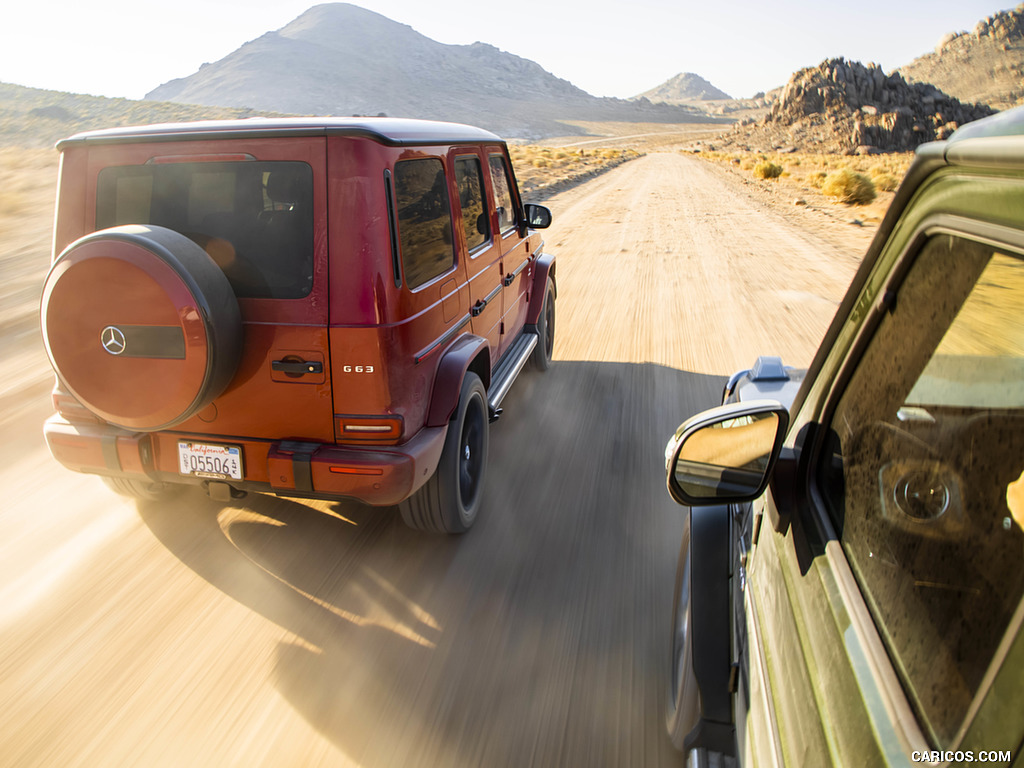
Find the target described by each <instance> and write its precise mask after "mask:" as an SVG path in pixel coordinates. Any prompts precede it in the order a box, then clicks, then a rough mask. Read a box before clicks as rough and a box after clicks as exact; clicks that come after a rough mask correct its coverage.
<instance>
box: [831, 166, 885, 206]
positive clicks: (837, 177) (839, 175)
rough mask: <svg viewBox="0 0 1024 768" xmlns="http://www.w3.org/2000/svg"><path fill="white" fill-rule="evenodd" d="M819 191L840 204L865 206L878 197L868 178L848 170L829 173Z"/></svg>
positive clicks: (843, 169) (842, 169) (873, 185)
mask: <svg viewBox="0 0 1024 768" xmlns="http://www.w3.org/2000/svg"><path fill="white" fill-rule="evenodd" d="M821 191H822V192H823V193H824V194H826V195H828V196H829V197H835V198H838V199H839V201H840V202H843V203H851V204H853V205H867V204H868V203H870V202H871V201H872V200H874V199H875V197H877V196H878V193H877V192H876V191H875V184H874V182H873V181H871V178H870V177H869V176H865V175H864V174H863V173H857V172H856V171H853V170H850V169H849V168H840V169H839V170H838V171H833V172H832V173H830V174H829V175H828V176H827V177H826V178H825V181H824V183H822V185H821Z"/></svg>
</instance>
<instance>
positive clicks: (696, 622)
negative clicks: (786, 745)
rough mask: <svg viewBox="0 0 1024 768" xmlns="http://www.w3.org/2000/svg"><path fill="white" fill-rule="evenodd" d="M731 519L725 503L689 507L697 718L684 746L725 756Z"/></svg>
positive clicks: (729, 717) (729, 733) (730, 743)
mask: <svg viewBox="0 0 1024 768" xmlns="http://www.w3.org/2000/svg"><path fill="white" fill-rule="evenodd" d="M731 521H732V511H731V510H730V508H729V507H728V506H713V507H712V506H709V507H692V508H691V509H690V558H691V561H690V578H691V582H690V583H691V584H692V585H693V587H692V589H693V591H692V593H691V597H690V610H691V619H692V622H691V625H690V627H691V629H690V631H691V633H692V635H691V637H692V643H693V644H692V649H693V670H694V677H695V678H696V680H697V688H698V689H699V690H700V719H699V720H698V722H697V725H696V726H695V727H694V729H693V730H692V731H691V732H690V733H689V735H688V736H687V737H686V740H685V747H686V748H687V749H696V748H699V747H705V748H707V749H710V750H712V751H715V752H721V753H723V754H727V755H731V754H734V753H735V751H736V746H735V744H736V736H735V726H734V724H733V713H732V692H731V690H730V688H729V681H730V677H731V672H732V670H731V661H730V657H731V648H730V646H731V638H732V633H731V630H730V619H731V608H730V589H729V586H730V577H731V562H730V544H731V534H730V529H731Z"/></svg>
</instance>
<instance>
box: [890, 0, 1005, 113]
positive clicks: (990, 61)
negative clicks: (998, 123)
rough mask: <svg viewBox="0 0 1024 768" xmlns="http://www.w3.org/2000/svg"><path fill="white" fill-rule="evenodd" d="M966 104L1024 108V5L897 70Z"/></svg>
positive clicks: (951, 38) (985, 21) (981, 23)
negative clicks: (1020, 106) (976, 103)
mask: <svg viewBox="0 0 1024 768" xmlns="http://www.w3.org/2000/svg"><path fill="white" fill-rule="evenodd" d="M897 71H898V72H899V73H900V74H901V75H903V77H904V78H905V79H906V80H908V81H911V82H919V83H931V84H932V85H935V86H937V87H938V88H941V89H942V90H943V91H944V92H945V93H948V94H950V95H951V96H955V97H956V98H958V99H960V100H961V101H965V102H979V103H982V104H988V105H989V106H991V107H994V108H996V109H1007V108H1009V107H1013V106H1017V105H1020V104H1024V4H1021V5H1018V6H1017V7H1016V8H1015V9H1014V10H1011V11H1003V12H1001V13H997V14H995V15H994V16H989V17H988V18H986V19H982V20H981V21H979V22H978V23H977V24H976V25H975V27H974V29H973V30H972V31H971V32H959V33H951V34H948V35H946V36H945V37H943V38H942V40H940V41H939V44H938V45H937V46H935V51H934V52H932V53H928V54H925V55H924V56H921V57H920V58H917V59H915V60H914V61H913V62H911V63H910V64H908V65H906V66H905V67H901V68H900V69H899V70H897Z"/></svg>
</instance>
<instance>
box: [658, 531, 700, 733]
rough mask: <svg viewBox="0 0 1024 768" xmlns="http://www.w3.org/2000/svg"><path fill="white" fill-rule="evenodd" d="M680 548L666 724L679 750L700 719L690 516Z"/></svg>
mask: <svg viewBox="0 0 1024 768" xmlns="http://www.w3.org/2000/svg"><path fill="white" fill-rule="evenodd" d="M686 520H687V523H686V527H685V528H684V529H683V540H682V543H681V544H680V547H679V562H678V564H677V566H676V589H675V597H673V599H672V645H671V648H672V656H671V661H670V666H669V685H668V705H667V717H666V721H667V722H666V725H667V726H668V734H669V736H670V737H671V739H672V743H673V744H674V745H675V747H676V749H682V748H683V740H684V739H685V738H686V737H687V735H689V733H690V731H692V730H693V729H694V727H695V726H696V725H697V720H698V719H699V718H700V691H699V689H698V687H697V679H696V677H695V676H694V672H693V620H692V614H691V607H692V600H691V598H692V595H693V581H692V579H691V573H690V563H691V557H690V546H691V536H690V529H691V525H690V515H689V511H687V515H686Z"/></svg>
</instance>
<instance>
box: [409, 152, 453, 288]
mask: <svg viewBox="0 0 1024 768" xmlns="http://www.w3.org/2000/svg"><path fill="white" fill-rule="evenodd" d="M395 199H396V200H397V202H398V239H399V244H400V246H401V251H402V271H403V272H404V273H405V281H406V283H407V284H408V286H409V287H410V288H415V287H417V286H420V285H423V284H424V283H426V282H428V281H429V280H431V279H433V278H435V277H437V276H438V275H440V274H442V273H444V272H447V271H448V270H449V269H451V268H452V267H453V266H454V265H455V250H454V248H453V247H452V217H451V210H450V206H449V204H448V185H447V183H446V182H445V176H444V166H443V165H442V164H441V161H440V159H438V158H436V157H426V158H418V159H416V160H401V161H399V162H397V163H395Z"/></svg>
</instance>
